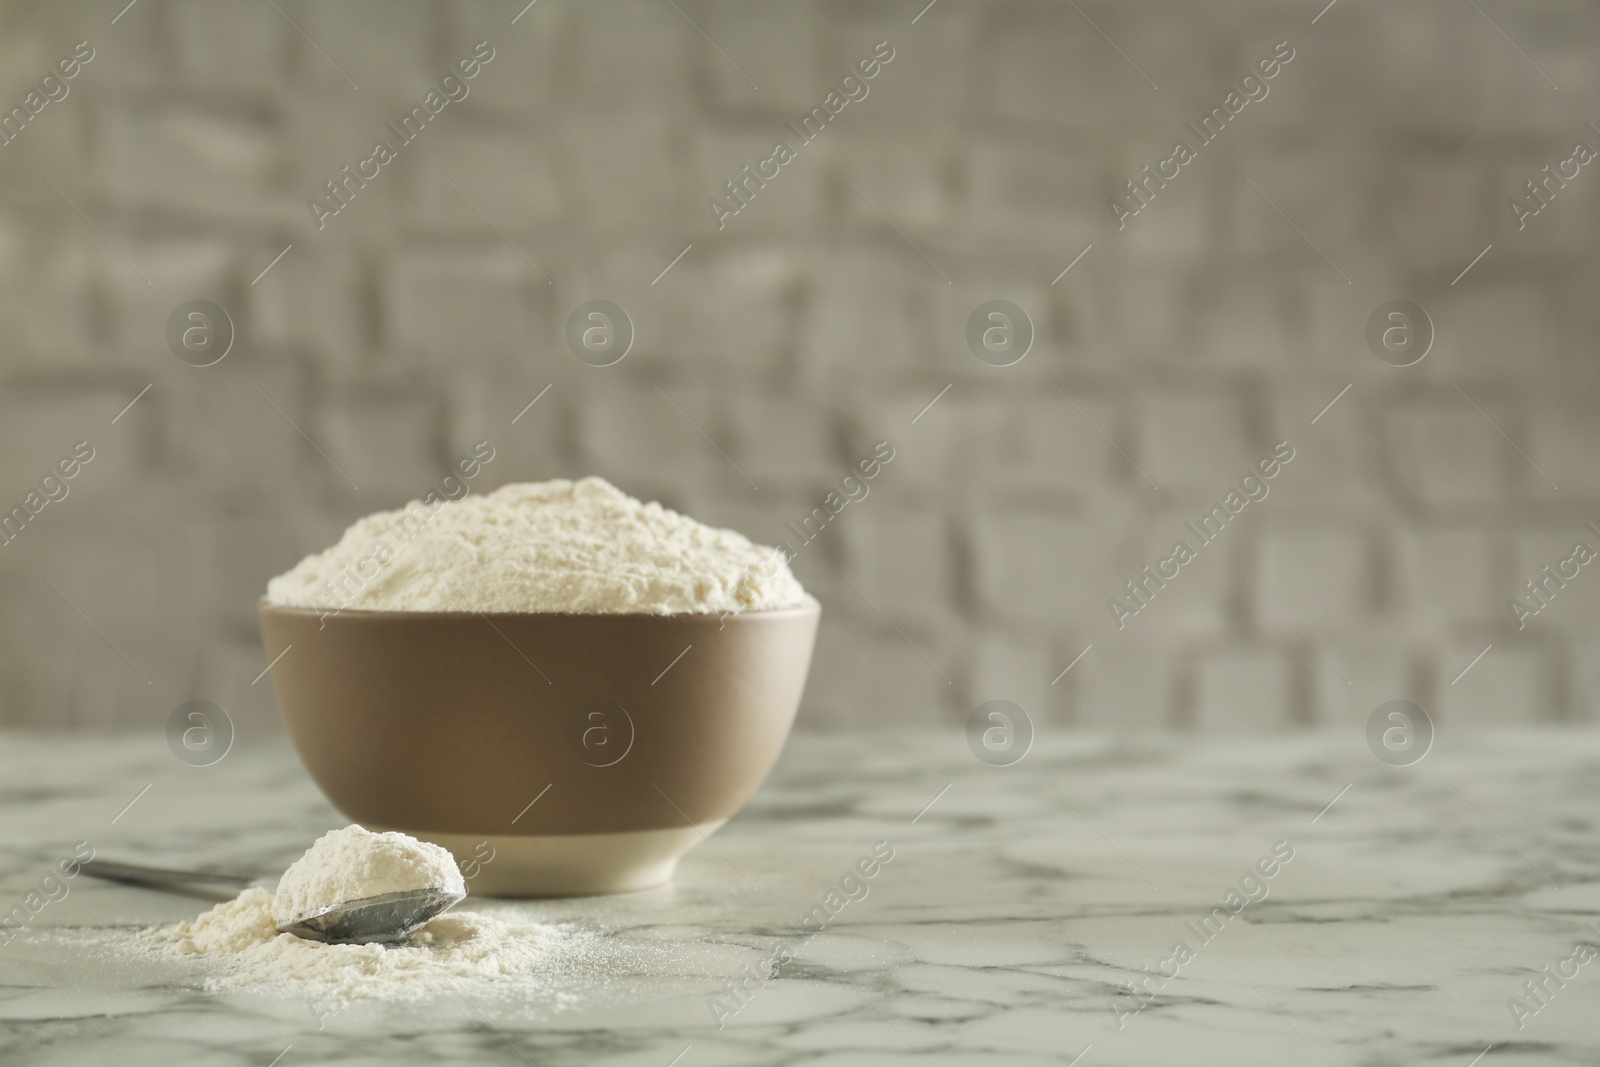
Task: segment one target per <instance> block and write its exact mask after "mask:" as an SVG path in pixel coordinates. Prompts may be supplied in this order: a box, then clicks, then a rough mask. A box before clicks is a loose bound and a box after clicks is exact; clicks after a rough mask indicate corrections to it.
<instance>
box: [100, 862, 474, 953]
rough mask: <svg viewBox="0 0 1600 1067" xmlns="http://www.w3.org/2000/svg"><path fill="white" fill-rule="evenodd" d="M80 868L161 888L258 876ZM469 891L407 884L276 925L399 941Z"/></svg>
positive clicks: (321, 936) (317, 936)
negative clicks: (411, 887) (391, 891)
mask: <svg viewBox="0 0 1600 1067" xmlns="http://www.w3.org/2000/svg"><path fill="white" fill-rule="evenodd" d="M81 870H82V871H83V873H84V874H88V875H92V876H94V877H95V878H104V879H106V880H107V881H112V882H126V883H128V884H131V885H144V886H154V887H156V888H158V889H181V888H183V887H185V886H197V885H224V886H230V887H233V888H237V889H244V888H247V887H249V886H252V885H255V884H256V879H254V878H247V877H245V876H244V875H239V874H217V873H213V872H210V871H175V870H171V869H169V868H166V867H145V866H141V865H139V864H136V863H116V862H113V861H111V860H102V859H93V860H88V861H86V862H85V863H84V864H83V865H82V867H81ZM465 897H466V894H465V893H457V892H453V891H451V890H448V889H442V888H429V889H407V890H405V891H403V892H399V893H384V894H382V895H380V896H375V897H362V898H361V899H359V900H346V901H342V902H340V903H337V904H330V905H328V906H327V907H325V908H318V909H316V910H315V911H312V912H309V913H307V914H305V915H299V916H296V917H294V918H293V919H290V920H288V921H286V922H281V923H278V924H277V928H278V931H279V932H280V933H285V934H294V935H295V936H296V937H303V938H305V939H306V940H308V941H322V942H326V943H328V944H331V945H350V944H382V943H385V942H389V941H399V940H400V939H402V938H404V937H405V936H406V935H408V934H410V933H412V932H413V931H415V930H417V929H419V928H420V927H422V926H425V925H427V923H429V922H430V921H432V920H433V919H434V918H435V917H436V916H439V915H441V914H443V913H444V912H445V911H447V910H449V909H450V908H452V907H454V906H455V905H457V904H459V903H461V901H462V900H463V899H464V898H465Z"/></svg>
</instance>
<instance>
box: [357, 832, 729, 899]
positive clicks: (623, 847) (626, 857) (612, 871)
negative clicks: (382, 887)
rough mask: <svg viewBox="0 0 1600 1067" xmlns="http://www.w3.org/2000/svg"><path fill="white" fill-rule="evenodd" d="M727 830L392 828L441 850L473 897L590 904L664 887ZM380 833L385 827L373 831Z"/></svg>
mask: <svg viewBox="0 0 1600 1067" xmlns="http://www.w3.org/2000/svg"><path fill="white" fill-rule="evenodd" d="M725 822H727V820H726V819H717V820H715V821H713V822H708V823H701V824H700V825H698V826H677V827H671V828H668V829H665V830H634V831H630V832H628V833H618V834H552V835H545V836H530V835H524V834H514V835H513V834H503V835H501V834H441V833H431V832H428V831H422V830H409V829H406V828H405V827H403V826H385V827H381V829H384V830H399V831H400V832H401V833H406V834H410V835H411V836H412V837H415V838H418V839H419V840H422V841H432V842H433V843H434V844H436V845H442V846H444V847H445V848H447V849H449V850H450V853H451V855H453V856H455V858H456V862H457V863H459V864H460V865H461V871H462V873H463V874H464V875H466V876H467V892H468V893H469V894H471V895H472V896H486V897H584V896H597V895H600V894H605V893H631V892H634V891H636V890H640V889H650V888H653V887H654V886H658V885H661V884H662V883H664V882H666V881H668V880H669V879H670V878H671V877H672V872H673V871H674V870H675V869H677V866H678V859H679V857H681V856H682V855H683V854H684V853H685V852H687V851H689V849H691V848H693V847H694V846H695V845H697V844H699V843H700V842H701V841H703V840H705V839H706V838H707V837H709V836H710V835H711V834H713V833H715V832H716V831H717V830H718V829H720V828H721V827H722V824H723V823H725ZM368 829H371V830H377V829H380V827H377V826H370V827H368Z"/></svg>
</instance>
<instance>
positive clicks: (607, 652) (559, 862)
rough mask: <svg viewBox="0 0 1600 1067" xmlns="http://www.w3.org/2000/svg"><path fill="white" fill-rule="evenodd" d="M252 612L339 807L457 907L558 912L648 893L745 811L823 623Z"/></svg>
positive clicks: (289, 711) (293, 719) (813, 611)
mask: <svg viewBox="0 0 1600 1067" xmlns="http://www.w3.org/2000/svg"><path fill="white" fill-rule="evenodd" d="M260 614H261V636H262V643H263V644H264V645H265V647H266V654H267V659H268V661H269V662H271V661H275V662H276V665H275V666H274V667H273V668H272V681H273V686H274V688H275V689H276V691H277V696H278V707H279V710H280V711H281V712H282V715H283V721H284V723H285V725H286V726H287V728H288V731H289V737H290V739H291V740H292V741H293V742H294V746H295V749H296V750H297V751H298V752H299V754H300V759H301V760H302V761H303V762H304V763H305V766H306V769H307V770H308V771H310V773H311V777H312V778H313V779H315V781H316V783H317V785H319V786H320V787H321V788H322V791H323V792H324V793H326V794H327V796H328V799H329V800H331V801H332V802H333V804H334V806H335V807H336V808H338V809H339V810H340V811H341V812H343V813H344V814H345V815H346V816H348V817H349V818H351V819H353V820H354V821H356V822H359V823H361V824H362V825H364V826H366V827H368V828H369V829H375V830H402V831H404V832H406V833H408V834H412V835H413V836H416V837H419V838H422V839H423V840H427V841H434V842H437V843H438V844H440V845H443V846H444V847H446V848H448V849H450V851H451V852H453V853H454V854H455V856H456V859H457V860H458V861H460V863H461V864H462V867H463V871H464V873H466V874H467V875H468V876H469V880H468V883H467V884H468V888H469V889H470V890H471V891H472V892H474V893H482V894H487V895H493V896H571V895H580V894H589V893H615V892H622V891H626V890H633V889H643V888H646V887H648V886H653V885H659V884H660V883H662V882H664V881H666V880H667V879H668V878H670V877H671V876H672V872H673V869H674V868H675V867H676V866H677V862H678V858H679V857H680V856H682V855H683V853H684V852H686V851H688V849H689V848H690V847H692V846H693V845H695V844H698V843H699V842H700V841H701V840H703V839H704V838H705V836H706V835H708V834H710V833H712V832H713V831H714V830H716V829H717V828H718V827H720V826H721V825H722V824H723V823H724V822H726V821H727V819H728V818H729V817H730V816H731V815H733V813H734V812H736V811H738V810H739V808H740V806H742V805H743V804H744V802H745V801H746V800H748V799H749V797H750V795H751V794H752V793H754V792H755V790H756V787H757V786H758V785H760V784H761V781H762V779H763V778H765V777H766V775H767V772H768V771H770V770H771V769H772V765H773V763H774V762H775V761H776V760H777V758H778V752H779V750H780V749H781V748H782V747H783V742H784V740H785V739H786V738H787V737H788V734H789V728H790V726H791V725H792V724H793V722H794V715H795V711H796V709H797V708H798V707H799V704H800V694H801V690H802V689H803V688H804V685H805V678H806V671H807V669H808V668H809V666H810V662H811V648H812V644H813V642H814V640H815V637H816V631H817V619H818V616H819V614H820V612H819V610H818V609H817V607H816V606H815V605H812V606H809V607H803V608H795V609H790V610H784V611H769V612H753V613H749V614H738V615H728V616H726V617H725V618H722V617H719V616H716V615H534V614H499V613H490V614H455V613H443V612H439V613H435V612H393V611H344V612H341V613H339V614H337V615H334V614H325V613H321V612H318V611H316V610H312V609H304V608H286V607H275V606H272V605H269V604H267V603H265V602H263V603H262V604H261V607H260ZM280 655H281V656H282V659H279V658H278V657H279V656H280Z"/></svg>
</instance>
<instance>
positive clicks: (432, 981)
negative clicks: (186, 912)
mask: <svg viewBox="0 0 1600 1067" xmlns="http://www.w3.org/2000/svg"><path fill="white" fill-rule="evenodd" d="M142 937H143V938H144V940H145V942H146V943H147V944H148V945H149V947H151V948H153V949H155V950H156V951H157V952H158V953H159V954H161V955H163V956H166V957H169V958H174V957H192V956H200V957H205V958H206V962H207V963H210V964H212V965H214V973H213V974H212V975H211V976H210V977H209V978H208V979H207V981H206V987H207V988H209V989H213V990H221V989H239V990H249V991H252V992H258V993H266V994H269V995H279V996H303V997H306V998H308V999H310V1000H312V1001H315V1002H317V1003H319V1004H338V1003H342V1002H346V1001H351V1000H358V999H373V998H375V999H385V1000H411V999H417V998H422V997H431V996H437V995H439V994H440V993H442V992H447V991H449V990H452V989H454V988H456V987H457V984H458V983H460V982H461V981H463V980H473V979H479V980H481V979H515V978H519V977H523V976H527V975H530V974H532V973H534V972H535V971H537V970H538V968H539V966H540V963H541V961H542V960H543V958H544V957H545V956H546V954H547V953H548V951H549V949H550V945H549V944H548V940H549V935H548V933H547V930H546V928H545V927H543V926H540V925H538V924H535V923H528V922H517V921H507V920H504V919H498V918H495V917H494V916H491V915H484V914H480V913H476V912H466V911H463V912H457V911H451V912H447V913H446V914H444V915H441V916H439V917H438V918H437V919H435V920H433V922H431V923H429V924H428V925H427V926H424V927H423V928H422V929H421V930H418V931H417V932H416V933H414V934H412V935H411V937H410V938H408V939H407V940H405V941H403V942H399V943H397V944H395V945H391V946H388V947H385V946H383V945H328V944H324V943H322V942H320V941H307V940H304V939H302V938H298V937H296V936H294V935H293V934H280V933H278V931H277V928H276V925H275V921H274V919H273V906H272V894H271V893H269V892H268V891H267V890H265V889H261V888H259V887H252V888H250V889H246V890H245V891H244V892H242V893H240V894H239V895H238V896H237V897H235V898H234V899H233V900H230V901H227V902H226V903H223V904H218V905H217V906H216V907H214V908H212V909H211V910H210V911H208V912H205V913H204V914H202V915H201V916H200V917H199V918H196V919H192V920H190V921H188V922H182V923H178V924H177V925H176V926H168V927H161V928H157V929H154V930H146V931H144V933H143V934H142Z"/></svg>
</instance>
